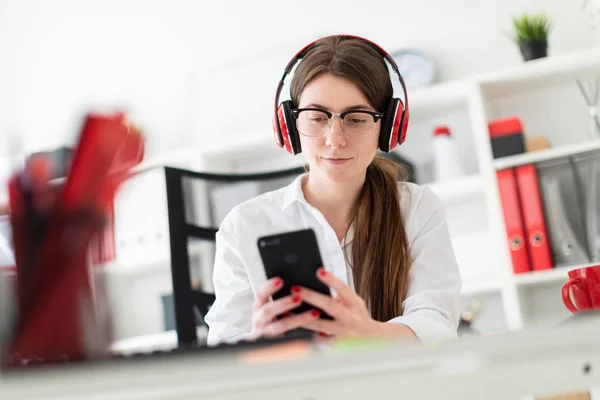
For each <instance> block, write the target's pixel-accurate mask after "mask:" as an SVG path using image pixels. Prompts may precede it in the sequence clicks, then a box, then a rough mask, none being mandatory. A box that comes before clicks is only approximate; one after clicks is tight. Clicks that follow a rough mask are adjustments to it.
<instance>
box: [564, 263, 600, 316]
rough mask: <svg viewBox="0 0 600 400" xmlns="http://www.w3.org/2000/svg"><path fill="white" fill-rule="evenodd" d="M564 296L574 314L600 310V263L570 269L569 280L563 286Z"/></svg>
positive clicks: (566, 303)
mask: <svg viewBox="0 0 600 400" xmlns="http://www.w3.org/2000/svg"><path fill="white" fill-rule="evenodd" d="M571 295H572V296H571ZM562 298H563V302H564V303H565V306H567V308H568V309H569V311H571V312H572V313H573V314H576V313H578V312H579V311H583V310H593V309H598V310H600V265H594V266H591V267H585V268H577V269H573V270H571V271H569V280H568V281H567V282H565V284H564V285H563V287H562ZM573 300H575V302H573Z"/></svg>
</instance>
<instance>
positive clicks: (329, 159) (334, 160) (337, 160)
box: [323, 157, 351, 164]
mask: <svg viewBox="0 0 600 400" xmlns="http://www.w3.org/2000/svg"><path fill="white" fill-rule="evenodd" d="M323 159H324V160H325V161H327V162H328V163H331V164H343V163H345V162H347V161H350V160H351V159H350V158H341V157H324V158H323Z"/></svg>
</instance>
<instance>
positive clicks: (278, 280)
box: [273, 278, 283, 286]
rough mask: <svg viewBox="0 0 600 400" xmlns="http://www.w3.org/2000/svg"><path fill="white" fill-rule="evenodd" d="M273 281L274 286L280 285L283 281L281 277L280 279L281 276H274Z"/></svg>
mask: <svg viewBox="0 0 600 400" xmlns="http://www.w3.org/2000/svg"><path fill="white" fill-rule="evenodd" d="M273 283H274V284H275V286H281V284H282V283H283V279H281V278H275V280H274V281H273Z"/></svg>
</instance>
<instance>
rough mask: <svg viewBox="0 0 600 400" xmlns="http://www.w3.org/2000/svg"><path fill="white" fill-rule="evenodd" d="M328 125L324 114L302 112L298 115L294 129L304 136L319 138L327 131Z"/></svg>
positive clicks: (311, 111)
mask: <svg viewBox="0 0 600 400" xmlns="http://www.w3.org/2000/svg"><path fill="white" fill-rule="evenodd" d="M328 123H329V117H328V116H327V114H325V113H324V112H322V111H313V110H303V111H301V112H300V113H299V114H298V120H297V121H296V127H297V128H298V132H300V133H301V134H303V135H304V136H321V135H322V134H323V133H324V132H325V129H327V124H328Z"/></svg>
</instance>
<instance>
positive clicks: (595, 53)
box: [477, 46, 600, 96]
mask: <svg viewBox="0 0 600 400" xmlns="http://www.w3.org/2000/svg"><path fill="white" fill-rule="evenodd" d="M599 72H600V46H592V47H589V48H586V49H583V50H578V51H573V52H569V53H562V54H557V55H552V54H550V55H549V56H548V57H545V58H541V59H537V60H531V61H527V62H523V63H522V64H520V65H518V66H516V67H513V68H509V69H505V70H503V71H498V72H492V73H489V74H484V75H481V76H479V77H478V78H477V81H478V82H479V83H480V84H481V87H482V89H483V91H484V93H485V94H487V95H492V96H502V95H507V94H510V93H515V92H524V91H529V90H532V89H535V88H536V87H544V86H548V85H553V84H558V83H564V82H569V81H571V82H573V84H574V85H575V81H574V79H575V78H577V77H581V78H584V77H588V76H592V75H593V74H598V73H599Z"/></svg>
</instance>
